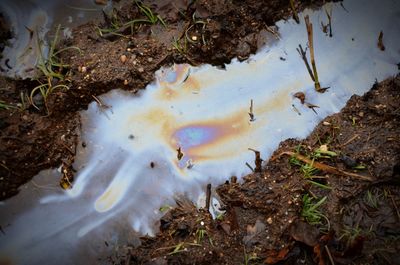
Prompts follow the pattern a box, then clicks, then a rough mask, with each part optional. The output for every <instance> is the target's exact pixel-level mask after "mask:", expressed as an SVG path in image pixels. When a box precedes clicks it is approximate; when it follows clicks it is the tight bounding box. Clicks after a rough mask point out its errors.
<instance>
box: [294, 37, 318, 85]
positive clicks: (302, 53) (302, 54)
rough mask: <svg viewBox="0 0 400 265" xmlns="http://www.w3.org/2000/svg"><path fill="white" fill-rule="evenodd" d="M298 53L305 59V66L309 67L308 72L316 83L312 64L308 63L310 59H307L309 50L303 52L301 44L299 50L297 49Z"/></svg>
mask: <svg viewBox="0 0 400 265" xmlns="http://www.w3.org/2000/svg"><path fill="white" fill-rule="evenodd" d="M297 51H298V52H299V54H300V57H301V58H302V59H303V61H304V64H305V65H306V67H307V71H308V73H309V74H310V77H311V80H312V81H315V78H314V74H313V72H312V70H311V67H310V64H309V63H308V59H307V48H306V49H305V50H303V47H302V46H301V44H299V48H297Z"/></svg>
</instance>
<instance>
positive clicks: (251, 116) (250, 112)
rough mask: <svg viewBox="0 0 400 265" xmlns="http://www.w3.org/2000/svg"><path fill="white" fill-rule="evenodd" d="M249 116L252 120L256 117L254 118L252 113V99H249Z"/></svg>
mask: <svg viewBox="0 0 400 265" xmlns="http://www.w3.org/2000/svg"><path fill="white" fill-rule="evenodd" d="M249 116H250V121H251V122H253V121H255V120H256V119H255V118H254V113H253V100H250V111H249Z"/></svg>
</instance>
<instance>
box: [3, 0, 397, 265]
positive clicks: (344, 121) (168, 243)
mask: <svg viewBox="0 0 400 265" xmlns="http://www.w3.org/2000/svg"><path fill="white" fill-rule="evenodd" d="M295 2H296V10H297V11H301V10H302V9H303V8H304V7H307V6H308V7H318V6H319V5H321V4H322V2H323V1H301V2H300V3H298V2H299V1H295ZM145 4H146V5H148V6H150V7H151V8H152V10H153V11H154V12H155V13H157V14H159V15H160V16H161V17H162V18H163V19H164V21H165V24H166V26H164V25H162V23H156V24H155V25H149V24H140V25H135V26H134V27H132V28H131V27H129V28H126V29H125V28H123V29H119V30H118V31H117V33H118V35H116V34H109V33H105V34H103V35H102V36H101V35H100V34H99V28H100V29H106V28H111V27H112V24H115V23H117V24H118V23H119V24H124V23H126V22H128V21H131V20H132V19H135V18H142V16H143V14H141V13H140V11H139V9H138V7H137V5H135V4H132V2H129V3H128V2H124V1H121V2H118V3H116V8H115V10H114V11H113V13H112V14H108V15H107V16H106V18H105V19H102V20H101V21H94V22H91V23H88V24H85V25H83V26H80V27H78V28H75V29H74V30H73V36H74V37H73V39H70V40H66V41H64V43H62V45H61V46H62V47H68V46H76V47H79V49H80V52H77V51H73V50H70V51H66V52H64V53H62V58H61V59H62V61H63V63H66V64H68V65H69V67H70V68H69V69H58V70H60V71H62V72H63V73H65V74H66V77H67V78H66V79H65V80H64V81H62V83H63V84H66V85H68V86H69V89H68V90H56V91H54V92H53V93H52V94H50V96H49V98H48V99H47V100H46V102H43V98H40V97H38V96H36V97H35V98H34V103H35V104H36V106H38V107H39V110H38V109H36V108H35V107H34V106H32V105H31V104H29V100H28V95H30V93H31V91H32V89H33V88H34V87H35V86H37V85H38V82H37V81H35V80H32V81H31V80H10V79H6V78H4V77H1V78H0V101H1V102H5V103H7V105H8V106H6V107H2V108H0V199H1V200H4V199H6V198H8V197H10V196H13V195H15V194H16V193H17V192H18V187H19V186H20V185H22V184H23V183H25V182H26V181H28V180H30V179H31V178H32V177H33V176H34V175H36V174H37V173H38V172H39V171H40V170H42V169H45V168H49V167H60V166H61V173H60V179H61V178H62V175H64V176H67V177H68V178H69V179H71V180H72V176H73V174H74V170H73V168H72V163H73V160H74V155H75V149H76V144H77V142H78V141H77V140H78V137H79V128H80V119H79V113H78V111H79V110H82V109H85V108H86V107H87V105H88V104H89V103H90V102H92V101H93V99H94V98H93V96H96V95H99V94H102V93H105V92H107V91H109V90H112V89H116V88H120V89H124V90H126V91H130V92H132V93H136V92H137V91H138V90H140V89H144V88H145V86H146V85H147V84H148V83H149V82H151V81H152V80H153V74H154V71H156V70H157V69H159V68H160V67H161V66H166V65H169V64H172V63H183V62H186V63H190V64H192V65H197V64H202V63H209V64H213V65H218V66H220V67H224V64H226V63H229V62H230V60H231V59H232V58H234V57H237V58H239V59H241V60H243V59H246V58H248V56H249V55H250V54H251V53H255V52H256V51H257V49H258V48H259V47H260V46H262V45H263V44H264V43H265V42H268V41H270V38H271V37H269V36H270V34H273V32H274V30H275V29H274V28H273V24H274V22H275V21H277V20H279V19H282V18H289V17H290V16H291V15H292V10H291V8H290V2H289V1H268V2H265V1H253V0H248V1H245V2H243V1H236V0H233V1H214V0H212V1H208V0H198V1H185V0H179V1H170V0H163V1H145ZM0 22H1V21H0ZM0 24H1V25H3V24H2V23H0ZM1 36H3V35H1ZM185 43H186V44H185ZM173 44H175V46H174V45H173ZM67 73H68V74H67ZM55 82H61V81H57V80H55ZM399 89H400V77H396V78H393V79H389V80H387V81H385V82H383V83H380V84H376V85H375V86H374V87H373V88H372V89H371V91H370V92H368V93H367V94H366V95H364V96H363V97H358V96H354V97H353V98H352V99H351V100H350V101H349V103H348V104H347V106H346V108H344V109H343V110H342V111H341V112H340V113H339V114H336V115H333V116H330V117H328V118H326V119H325V120H324V122H322V123H321V124H320V125H319V126H318V127H317V128H316V129H315V130H314V132H313V133H312V134H311V135H310V136H309V137H308V138H307V139H306V140H304V141H297V140H287V141H285V142H283V143H281V145H280V148H279V149H278V150H277V151H276V152H275V153H274V155H273V158H272V159H271V160H270V161H269V162H268V163H267V164H265V165H264V167H263V169H262V172H261V173H254V174H251V175H249V176H246V177H245V178H244V181H243V183H238V182H236V181H235V179H232V180H230V181H228V182H227V183H225V184H223V185H221V186H220V187H218V188H217V192H218V194H219V196H220V198H221V200H222V202H223V203H224V205H225V206H224V209H225V210H226V213H225V214H224V215H222V216H220V217H219V218H218V219H217V220H212V218H211V217H210V215H209V213H208V212H207V211H206V210H204V209H200V210H198V209H196V208H195V207H194V206H193V205H192V204H191V203H189V202H187V201H186V200H185V199H182V200H181V201H180V202H179V205H180V207H177V208H176V209H172V210H170V211H169V212H167V213H166V215H165V216H164V217H163V219H162V220H161V221H160V229H161V231H160V233H159V234H158V235H157V236H156V237H155V238H143V240H142V244H141V246H139V247H137V248H135V247H133V246H126V247H124V248H121V249H123V250H124V251H122V252H121V253H120V252H118V254H119V257H120V259H119V260H118V261H115V260H114V261H113V262H119V263H123V264H207V263H208V264H263V263H266V264H276V263H287V264H314V263H315V264H330V263H332V261H331V260H333V261H334V263H335V264H350V263H352V262H353V263H354V264H367V263H369V264H400V261H399V260H398V259H397V255H396V253H397V252H398V251H399V246H400V220H399V218H400V212H399V207H400V206H399V204H400V189H399V177H400V173H399V170H400V152H399V148H400V144H399V143H400V141H399V135H400V127H399V115H400V113H399V110H398V106H397V105H398V102H399V99H400V95H399V91H400V90H399ZM317 149H320V151H317ZM321 150H322V151H323V152H321ZM333 154H335V155H333ZM310 160H311V161H314V163H315V162H318V163H320V164H318V165H319V166H318V169H315V167H316V164H314V163H313V165H312V166H310V163H308V162H307V161H310ZM328 166H330V167H328ZM363 178H364V179H365V178H367V179H370V180H362V179H363ZM324 198H325V199H324ZM307 199H308V200H307ZM318 202H320V203H321V205H320V206H319V207H316V208H313V206H315V205H316V204H317V203H318ZM307 207H308V208H307ZM310 208H311V210H310ZM307 209H308V210H309V211H308V212H307V211H306V210H307ZM310 212H311V213H312V214H310ZM313 218H314V219H313ZM315 218H316V219H315ZM310 223H311V224H310Z"/></svg>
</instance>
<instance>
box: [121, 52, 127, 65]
mask: <svg viewBox="0 0 400 265" xmlns="http://www.w3.org/2000/svg"><path fill="white" fill-rule="evenodd" d="M126 59H127V58H126V55H125V54H123V55H121V57H120V60H121V62H122V63H125V62H126Z"/></svg>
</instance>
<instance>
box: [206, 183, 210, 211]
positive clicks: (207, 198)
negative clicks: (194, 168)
mask: <svg viewBox="0 0 400 265" xmlns="http://www.w3.org/2000/svg"><path fill="white" fill-rule="evenodd" d="M210 202H211V184H207V192H206V210H207V212H210Z"/></svg>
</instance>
